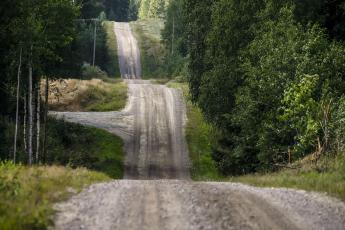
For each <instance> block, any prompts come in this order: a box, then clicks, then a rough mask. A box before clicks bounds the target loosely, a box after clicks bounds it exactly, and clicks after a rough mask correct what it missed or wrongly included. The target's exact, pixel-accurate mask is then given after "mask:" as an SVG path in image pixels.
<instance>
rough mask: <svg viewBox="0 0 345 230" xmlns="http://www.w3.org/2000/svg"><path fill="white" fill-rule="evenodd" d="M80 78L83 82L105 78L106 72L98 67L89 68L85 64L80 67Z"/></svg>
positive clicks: (89, 66) (88, 65)
mask: <svg viewBox="0 0 345 230" xmlns="http://www.w3.org/2000/svg"><path fill="white" fill-rule="evenodd" d="M81 71H82V78H83V79H84V80H90V79H92V78H100V79H102V78H106V77H107V74H106V72H104V71H102V70H101V69H100V68H99V67H98V66H91V65H90V64H87V63H86V64H85V63H84V65H83V66H82V70H81Z"/></svg>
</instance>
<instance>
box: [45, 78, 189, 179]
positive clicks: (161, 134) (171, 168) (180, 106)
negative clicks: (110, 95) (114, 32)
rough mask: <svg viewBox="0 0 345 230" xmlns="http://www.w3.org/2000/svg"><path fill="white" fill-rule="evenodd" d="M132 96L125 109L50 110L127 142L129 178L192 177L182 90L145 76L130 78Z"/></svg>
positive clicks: (129, 90)
mask: <svg viewBox="0 0 345 230" xmlns="http://www.w3.org/2000/svg"><path fill="white" fill-rule="evenodd" d="M128 83H129V84H128V87H129V89H128V92H129V97H128V98H129V99H128V104H127V106H126V108H125V109H124V110H123V111H121V112H105V113H103V112H79V113H78V112H77V113H76V112H50V114H51V115H55V116H56V117H58V118H64V119H65V120H67V121H70V122H75V123H79V124H84V125H89V126H94V127H97V128H102V129H105V130H107V131H109V132H111V133H114V134H117V135H118V136H120V137H122V138H123V140H124V142H125V152H126V160H125V179H188V178H189V160H188V152H187V147H186V143H185V138H184V136H185V135H184V130H183V127H184V124H185V122H186V115H185V114H186V113H185V105H184V101H183V97H182V93H181V91H179V90H177V89H171V88H167V87H166V86H163V85H153V84H150V83H149V82H148V81H143V80H128Z"/></svg>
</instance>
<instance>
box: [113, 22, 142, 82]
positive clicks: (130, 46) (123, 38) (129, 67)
mask: <svg viewBox="0 0 345 230" xmlns="http://www.w3.org/2000/svg"><path fill="white" fill-rule="evenodd" d="M114 32H115V35H116V40H117V52H118V57H119V65H120V72H121V76H122V78H124V79H140V78H141V64H140V51H139V47H138V42H137V40H136V39H135V37H134V36H133V34H132V31H131V28H130V27H129V24H128V23H125V22H115V23H114Z"/></svg>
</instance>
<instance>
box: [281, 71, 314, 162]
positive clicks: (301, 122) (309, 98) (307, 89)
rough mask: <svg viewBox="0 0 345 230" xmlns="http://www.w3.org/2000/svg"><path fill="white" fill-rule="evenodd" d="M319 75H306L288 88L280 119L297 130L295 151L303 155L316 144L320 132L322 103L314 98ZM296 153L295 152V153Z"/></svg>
mask: <svg viewBox="0 0 345 230" xmlns="http://www.w3.org/2000/svg"><path fill="white" fill-rule="evenodd" d="M318 81H319V76H317V75H314V76H311V75H304V76H303V77H302V78H301V80H300V81H299V82H298V83H293V84H292V85H291V86H290V87H289V88H287V89H286V91H285V93H284V98H283V103H282V104H283V107H282V110H283V114H282V116H281V117H280V119H281V120H282V121H284V122H287V123H288V124H290V127H289V128H291V129H293V130H294V131H295V132H296V135H295V145H294V153H297V156H301V155H303V154H304V153H306V151H307V150H309V149H310V147H311V146H315V145H316V143H317V138H318V136H319V132H320V129H321V127H320V120H319V116H318V115H319V111H320V104H319V103H318V102H317V101H315V100H314V98H313V96H314V95H315V90H316V89H317V87H316V86H317V84H318ZM294 155H295V154H294Z"/></svg>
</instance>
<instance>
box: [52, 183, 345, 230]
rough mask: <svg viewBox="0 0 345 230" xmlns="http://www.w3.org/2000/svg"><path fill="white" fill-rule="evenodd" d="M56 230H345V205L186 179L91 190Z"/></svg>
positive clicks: (64, 213)
mask: <svg viewBox="0 0 345 230" xmlns="http://www.w3.org/2000/svg"><path fill="white" fill-rule="evenodd" d="M56 209H57V210H60V211H61V213H60V214H59V215H58V216H57V219H56V222H55V224H56V229H58V230H59V229H90V230H97V229H102V230H108V229H109V230H110V229H134V230H137V229H138V230H139V229H140V230H149V229H150V230H154V229H157V230H158V229H169V230H170V229H171V230H172V229H181V230H183V229H204V230H206V229H210V230H213V229H330V230H331V229H332V230H336V229H339V230H341V229H344V226H345V205H344V204H343V203H341V202H339V201H337V200H335V199H331V198H328V197H326V196H323V195H320V194H316V193H307V192H304V191H296V190H288V189H259V188H255V187H250V186H246V185H242V184H233V183H210V182H202V183H196V182H190V181H183V180H151V181H146V180H141V181H139V180H122V181H114V182H111V183H104V184H96V185H92V186H91V187H89V188H88V189H86V190H84V191H83V192H82V193H80V194H78V195H76V196H74V197H73V198H72V199H71V200H69V201H68V202H66V203H60V204H58V205H57V206H56Z"/></svg>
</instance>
